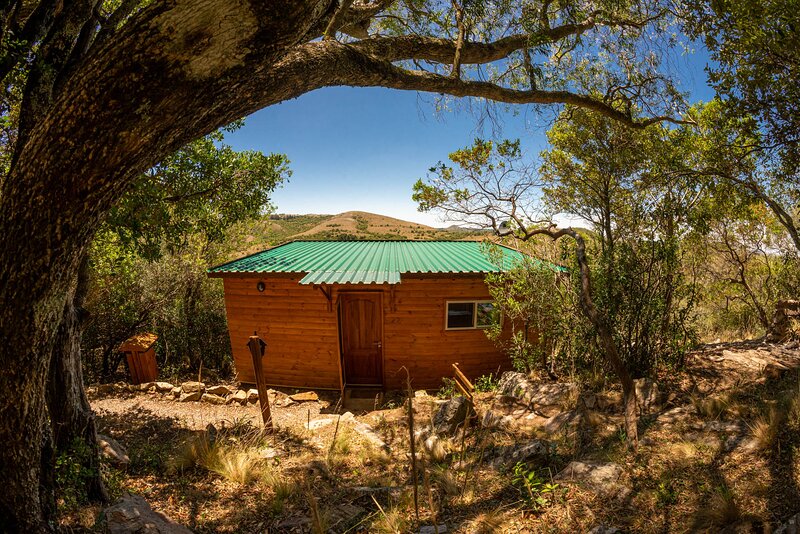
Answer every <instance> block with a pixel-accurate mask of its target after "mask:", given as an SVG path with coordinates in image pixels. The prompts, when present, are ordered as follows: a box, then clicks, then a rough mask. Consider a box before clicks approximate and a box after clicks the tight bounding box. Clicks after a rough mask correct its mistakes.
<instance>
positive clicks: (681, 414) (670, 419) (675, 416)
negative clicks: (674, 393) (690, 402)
mask: <svg viewBox="0 0 800 534" xmlns="http://www.w3.org/2000/svg"><path fill="white" fill-rule="evenodd" d="M695 411H696V410H695V409H694V407H692V406H678V407H677V408H672V409H671V410H667V411H666V412H664V413H662V414H661V415H659V416H658V417H657V418H656V421H658V422H659V423H663V424H672V423H678V422H680V421H685V420H686V419H688V418H689V417H691V416H692V415H693V414H694V413H695Z"/></svg>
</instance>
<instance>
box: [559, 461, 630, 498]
mask: <svg viewBox="0 0 800 534" xmlns="http://www.w3.org/2000/svg"><path fill="white" fill-rule="evenodd" d="M621 476H622V467H621V466H619V465H618V464H615V463H604V462H592V461H586V462H581V461H572V462H570V463H569V464H568V465H567V467H565V468H564V470H563V471H561V472H560V473H558V474H557V475H556V476H555V480H560V481H565V482H577V483H579V484H582V485H584V486H586V487H588V488H589V489H591V490H593V491H594V492H595V493H597V494H598V495H602V496H604V497H612V496H615V495H619V494H621V493H624V491H625V490H626V488H625V487H624V486H622V485H621V484H620V483H619V478H620V477H621Z"/></svg>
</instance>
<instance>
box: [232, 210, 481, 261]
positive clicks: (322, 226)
mask: <svg viewBox="0 0 800 534" xmlns="http://www.w3.org/2000/svg"><path fill="white" fill-rule="evenodd" d="M243 231H244V233H245V235H246V236H247V237H246V242H247V243H248V245H247V247H246V249H245V250H243V251H241V252H240V254H237V256H240V255H244V254H252V253H253V252H257V251H259V250H262V249H264V248H267V247H270V246H275V245H279V244H281V243H285V242H287V241H291V240H293V239H319V240H331V241H333V240H358V239H386V240H400V239H415V240H433V239H453V240H457V241H462V240H479V239H483V238H484V237H486V236H487V235H488V232H483V231H476V230H473V229H468V228H461V227H459V226H450V227H448V228H434V227H432V226H426V225H424V224H419V223H414V222H409V221H404V220H401V219H395V218H394V217H387V216H386V215H379V214H376V213H369V212H366V211H346V212H344V213H340V214H338V215H319V214H304V215H290V214H277V215H270V216H269V217H268V218H265V219H263V220H260V221H256V222H255V223H251V224H250V225H248V226H247V228H244V229H243Z"/></svg>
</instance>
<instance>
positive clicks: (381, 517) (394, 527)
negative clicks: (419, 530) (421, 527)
mask: <svg viewBox="0 0 800 534" xmlns="http://www.w3.org/2000/svg"><path fill="white" fill-rule="evenodd" d="M408 527H409V521H408V519H407V518H406V514H405V513H404V512H403V510H401V509H400V508H398V507H396V506H393V507H390V508H388V509H386V510H383V509H381V510H380V511H379V512H378V517H377V518H376V519H375V520H374V521H373V522H372V525H371V526H370V530H369V531H370V532H377V533H379V534H403V533H405V532H408Z"/></svg>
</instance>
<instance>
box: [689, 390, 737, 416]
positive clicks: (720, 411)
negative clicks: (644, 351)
mask: <svg viewBox="0 0 800 534" xmlns="http://www.w3.org/2000/svg"><path fill="white" fill-rule="evenodd" d="M691 401H692V406H694V409H695V410H697V413H698V414H699V415H700V416H701V417H702V418H704V419H719V418H720V417H722V416H723V415H724V414H725V413H726V412H727V411H728V408H729V407H730V398H729V396H728V395H720V396H717V397H706V396H703V395H692V397H691Z"/></svg>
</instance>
